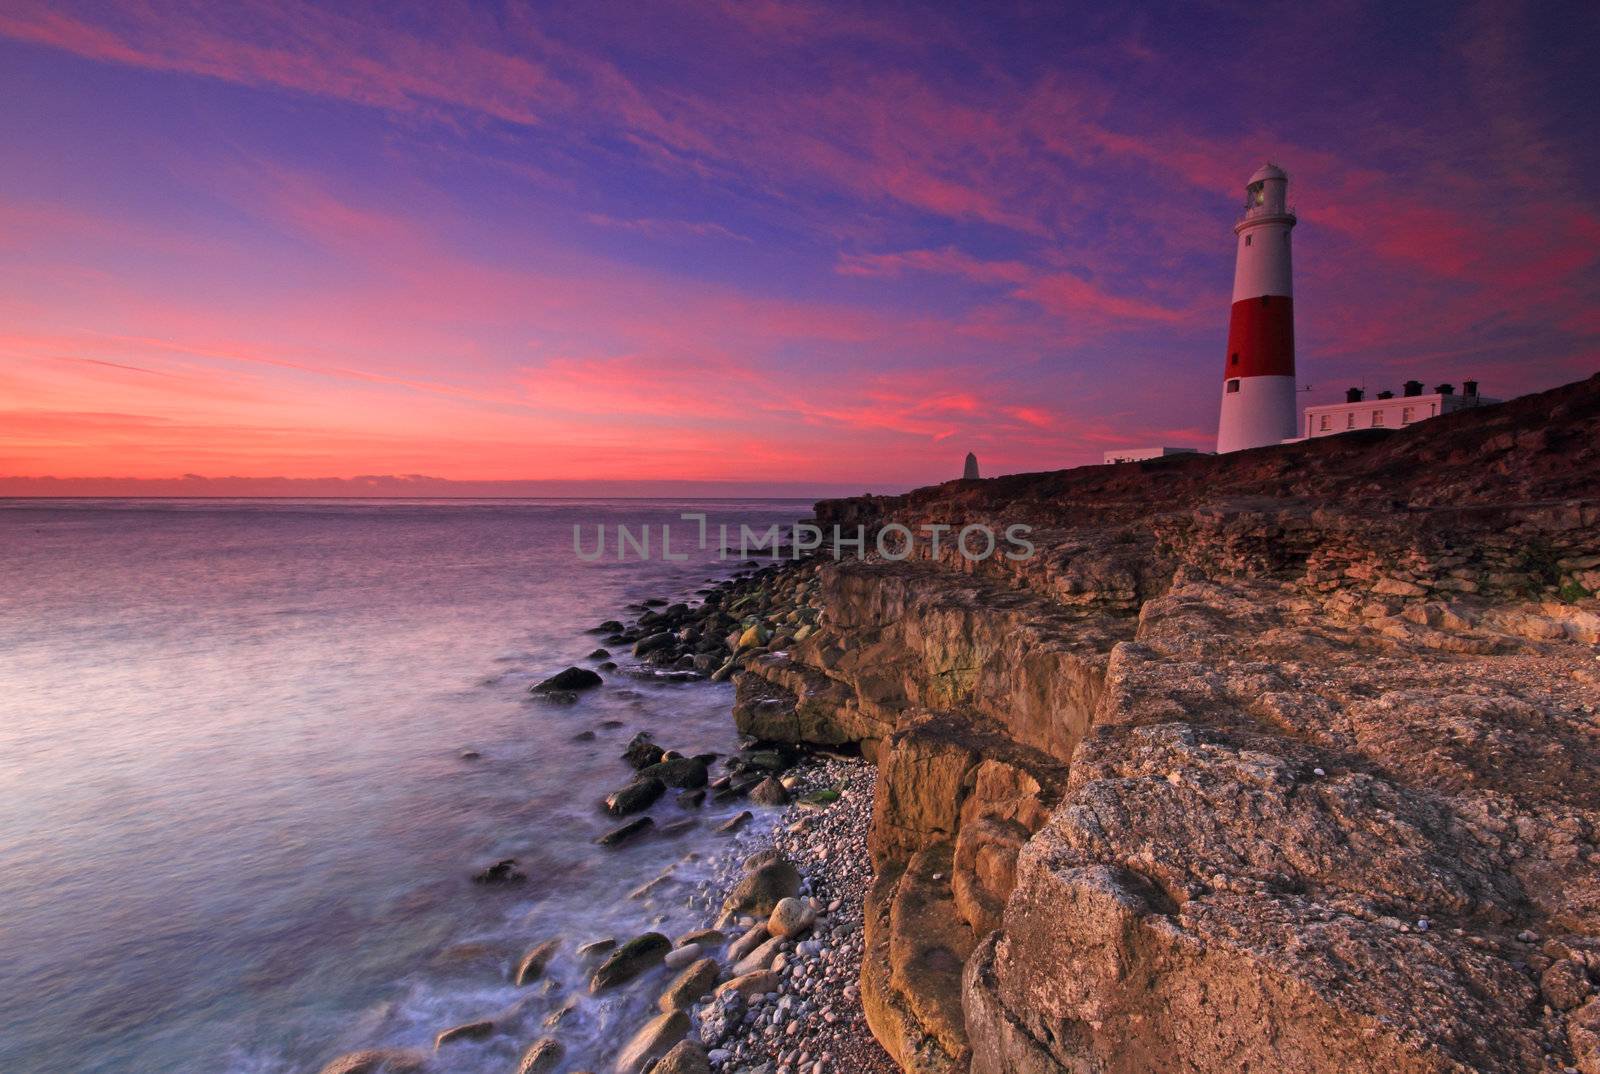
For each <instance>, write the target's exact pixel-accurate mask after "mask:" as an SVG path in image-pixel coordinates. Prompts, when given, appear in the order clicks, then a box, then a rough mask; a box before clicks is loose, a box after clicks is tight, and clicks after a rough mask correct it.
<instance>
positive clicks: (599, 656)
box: [584, 649, 611, 660]
mask: <svg viewBox="0 0 1600 1074" xmlns="http://www.w3.org/2000/svg"><path fill="white" fill-rule="evenodd" d="M610 655H611V650H610V649H596V650H595V651H594V652H592V653H590V654H589V655H588V656H586V657H584V659H585V660H604V659H605V658H606V657H608V656H610Z"/></svg>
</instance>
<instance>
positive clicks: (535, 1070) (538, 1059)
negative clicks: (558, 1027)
mask: <svg viewBox="0 0 1600 1074" xmlns="http://www.w3.org/2000/svg"><path fill="white" fill-rule="evenodd" d="M566 1054H567V1049H566V1048H565V1046H563V1045H562V1043H561V1042H560V1041H558V1040H556V1039H555V1038H554V1037H541V1038H540V1039H538V1040H536V1041H534V1042H533V1043H532V1044H531V1045H529V1046H528V1050H527V1051H525V1052H523V1053H522V1062H520V1063H518V1064H517V1074H554V1072H555V1070H556V1068H557V1067H559V1066H560V1065H561V1059H562V1057H563V1056H565V1055H566Z"/></svg>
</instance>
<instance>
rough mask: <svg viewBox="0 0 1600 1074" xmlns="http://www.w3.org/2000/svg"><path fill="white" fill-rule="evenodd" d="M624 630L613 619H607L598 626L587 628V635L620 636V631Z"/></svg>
mask: <svg viewBox="0 0 1600 1074" xmlns="http://www.w3.org/2000/svg"><path fill="white" fill-rule="evenodd" d="M624 629H625V628H624V627H623V625H622V624H621V623H619V622H617V621H616V620H615V619H607V620H606V621H605V622H603V623H601V624H600V625H599V626H593V627H590V628H589V633H591V634H620V633H622V631H623V630H624Z"/></svg>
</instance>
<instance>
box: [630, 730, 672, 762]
mask: <svg viewBox="0 0 1600 1074" xmlns="http://www.w3.org/2000/svg"><path fill="white" fill-rule="evenodd" d="M663 752H664V751H663V750H662V749H661V747H660V746H657V745H656V744H655V743H654V742H651V741H650V736H649V735H647V734H645V733H644V732H643V731H640V732H639V733H638V734H637V735H634V736H633V738H632V740H630V741H629V743H628V748H627V749H625V750H623V751H622V759H623V760H624V761H627V762H628V763H629V764H630V765H632V766H633V767H634V768H649V767H650V766H651V765H653V764H657V763H659V762H660V760H661V756H662V753H663Z"/></svg>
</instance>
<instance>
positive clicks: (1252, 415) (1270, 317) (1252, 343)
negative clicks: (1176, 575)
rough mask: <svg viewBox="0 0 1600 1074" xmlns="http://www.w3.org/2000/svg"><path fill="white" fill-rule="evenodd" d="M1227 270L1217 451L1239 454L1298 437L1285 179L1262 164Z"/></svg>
mask: <svg viewBox="0 0 1600 1074" xmlns="http://www.w3.org/2000/svg"><path fill="white" fill-rule="evenodd" d="M1244 190H1245V199H1244V215H1243V216H1241V217H1240V218H1239V222H1238V223H1237V224H1235V225H1233V233H1234V235H1235V236H1237V237H1238V250H1237V259H1236V260H1235V262H1234V270H1233V312H1232V315H1231V316H1230V317H1229V319H1228V356H1227V360H1226V364H1225V366H1224V371H1223V381H1222V416H1221V419H1220V420H1219V421H1218V423H1217V451H1218V452H1219V453H1220V452H1224V451H1242V450H1243V449H1245V448H1253V447H1263V446H1265V445H1267V444H1276V443H1279V442H1281V441H1283V440H1287V439H1289V438H1290V437H1293V436H1295V435H1296V434H1297V432H1298V431H1299V421H1298V420H1297V419H1298V415H1297V414H1296V413H1295V386H1294V291H1293V289H1292V287H1291V285H1290V280H1289V232H1290V231H1291V230H1292V229H1293V228H1294V213H1292V212H1290V211H1289V202H1288V196H1289V177H1288V175H1286V174H1285V173H1284V171H1283V169H1282V168H1279V167H1278V166H1277V165H1275V164H1264V165H1262V166H1261V168H1260V169H1259V170H1257V171H1256V173H1255V174H1254V175H1252V176H1251V177H1250V182H1249V183H1248V184H1247V185H1246V186H1245V188H1244Z"/></svg>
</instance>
